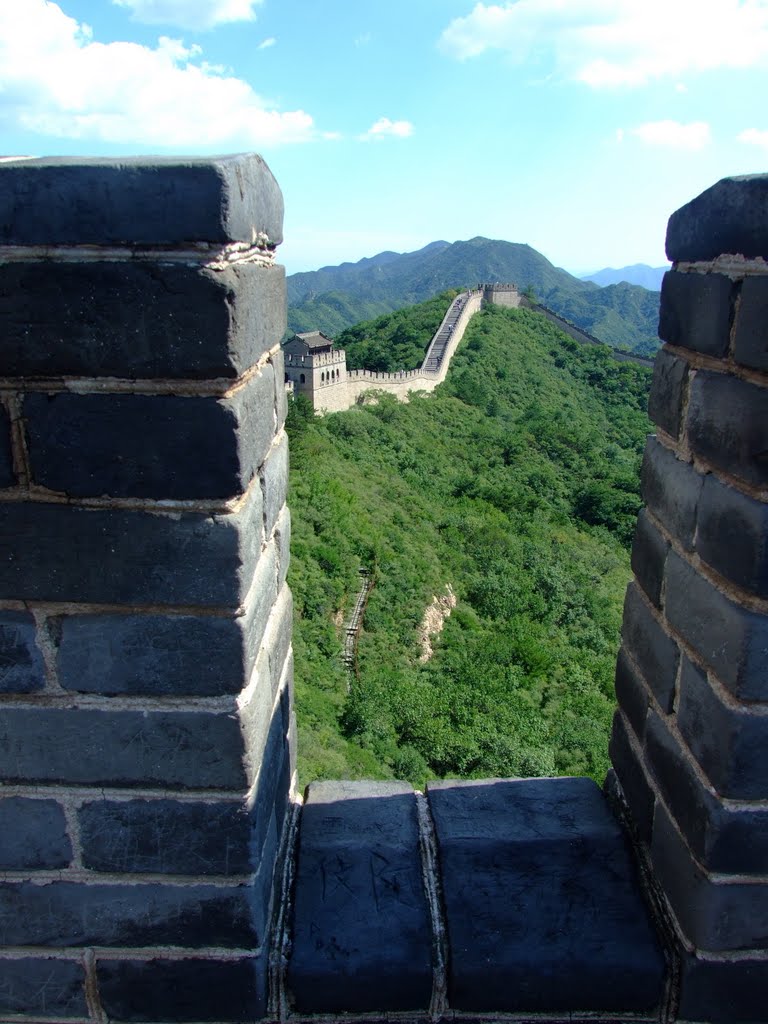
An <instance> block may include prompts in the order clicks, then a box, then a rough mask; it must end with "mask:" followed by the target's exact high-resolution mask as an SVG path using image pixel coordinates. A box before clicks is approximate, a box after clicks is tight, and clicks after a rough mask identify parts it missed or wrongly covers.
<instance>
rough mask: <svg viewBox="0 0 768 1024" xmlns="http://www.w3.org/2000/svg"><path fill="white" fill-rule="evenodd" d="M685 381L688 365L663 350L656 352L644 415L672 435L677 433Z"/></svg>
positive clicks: (679, 424) (678, 431)
mask: <svg viewBox="0 0 768 1024" xmlns="http://www.w3.org/2000/svg"><path fill="white" fill-rule="evenodd" d="M687 383H688V364H687V363H686V362H685V360H684V359H678V358H677V356H674V355H672V353H671V352H667V351H666V350H665V349H660V350H659V352H657V353H656V361H655V363H654V367H653V382H652V384H651V393H650V395H649V398H648V415H649V416H650V417H651V419H652V420H653V422H654V423H657V424H658V425H659V426H660V427H661V428H662V430H665V431H666V432H667V433H668V434H671V435H672V437H677V436H678V435H679V433H680V426H681V422H682V414H683V401H684V398H685V390H686V387H687Z"/></svg>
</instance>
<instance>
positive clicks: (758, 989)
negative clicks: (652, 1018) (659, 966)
mask: <svg viewBox="0 0 768 1024" xmlns="http://www.w3.org/2000/svg"><path fill="white" fill-rule="evenodd" d="M766 992H768V956H761V955H760V954H758V953H754V952H753V953H750V954H745V955H742V956H738V955H734V954H729V955H728V956H727V957H725V956H723V957H719V958H718V957H717V956H714V955H712V954H710V955H707V954H706V953H698V954H693V953H691V954H688V955H686V956H684V957H683V959H682V964H681V976H680V1004H679V1007H678V1019H679V1020H697V1021H712V1022H713V1024H733V1022H734V1021H753V1022H758V1021H765V1020H766V1018H767V1017H768V1014H767V1013H766V998H765V993H766Z"/></svg>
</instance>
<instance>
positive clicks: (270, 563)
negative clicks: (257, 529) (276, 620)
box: [242, 524, 278, 667]
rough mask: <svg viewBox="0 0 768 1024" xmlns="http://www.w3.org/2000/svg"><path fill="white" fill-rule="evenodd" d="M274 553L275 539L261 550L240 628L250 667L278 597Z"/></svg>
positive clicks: (253, 662) (275, 547)
mask: <svg viewBox="0 0 768 1024" xmlns="http://www.w3.org/2000/svg"><path fill="white" fill-rule="evenodd" d="M259 526H261V524H259ZM277 554H278V553H277V544H276V543H275V542H274V541H270V542H269V543H268V544H267V545H266V546H265V548H264V550H263V551H262V552H260V555H259V561H258V563H257V565H256V570H255V572H254V574H253V579H252V581H251V587H250V589H249V591H248V595H247V598H246V602H245V612H244V614H243V624H242V629H243V633H244V636H245V647H246V663H247V664H248V666H249V667H250V666H252V665H254V664H255V662H256V658H257V656H258V653H259V649H260V647H261V643H262V639H263V637H264V630H265V629H266V628H267V622H268V621H269V617H270V615H271V613H272V608H273V606H274V604H275V601H276V600H277V586H278V584H277Z"/></svg>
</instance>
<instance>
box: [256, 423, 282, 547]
mask: <svg viewBox="0 0 768 1024" xmlns="http://www.w3.org/2000/svg"><path fill="white" fill-rule="evenodd" d="M262 480H263V487H264V531H265V533H266V535H267V537H269V535H270V534H271V533H272V530H273V529H274V528H275V524H276V523H277V519H278V516H279V515H280V512H281V510H282V508H283V506H284V505H285V498H286V495H287V493H288V437H287V436H286V435H285V434H283V436H282V437H281V438H280V440H279V441H278V442H277V444H276V445H275V446H274V448H272V450H271V451H270V453H269V458H268V459H267V461H266V462H265V463H264V466H263V469H262Z"/></svg>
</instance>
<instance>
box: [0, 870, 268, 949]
mask: <svg viewBox="0 0 768 1024" xmlns="http://www.w3.org/2000/svg"><path fill="white" fill-rule="evenodd" d="M253 899H254V896H253V893H252V892H251V890H250V889H249V887H248V886H245V885H232V886H214V885H165V884H159V883H154V882H153V883H149V884H139V885H113V884H107V885H98V884H87V885H86V884H82V883H79V882H59V881H55V882H48V883H45V884H42V885H39V884H34V883H32V882H5V883H0V943H2V944H4V945H7V946H52V947H54V948H56V949H62V948H67V947H70V946H116V947H121V946H126V947H142V946H154V945H169V946H181V947H185V948H189V949H197V948H200V947H205V946H210V947H217V946H220V947H222V948H235V949H251V948H254V947H256V946H258V945H259V944H260V942H261V940H262V938H263V936H262V935H259V934H256V933H255V932H254V929H253V925H252V920H251V919H252V908H251V906H250V904H251V901H252V900H253Z"/></svg>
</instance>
